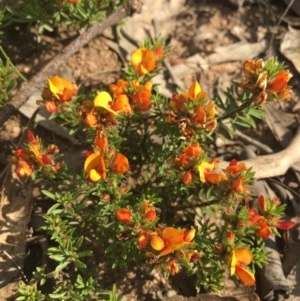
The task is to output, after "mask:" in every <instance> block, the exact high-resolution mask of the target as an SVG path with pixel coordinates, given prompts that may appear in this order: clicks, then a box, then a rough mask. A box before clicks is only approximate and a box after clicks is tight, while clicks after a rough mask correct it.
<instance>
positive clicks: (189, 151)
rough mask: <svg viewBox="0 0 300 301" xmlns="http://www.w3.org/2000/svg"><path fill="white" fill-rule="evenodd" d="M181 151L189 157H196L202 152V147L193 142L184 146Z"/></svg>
mask: <svg viewBox="0 0 300 301" xmlns="http://www.w3.org/2000/svg"><path fill="white" fill-rule="evenodd" d="M183 152H184V154H186V155H187V156H189V157H192V158H197V157H199V156H200V154H201V153H202V148H201V146H200V145H199V143H198V142H194V143H192V144H191V145H188V146H186V147H185V148H184V150H183Z"/></svg>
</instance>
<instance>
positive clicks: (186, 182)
mask: <svg viewBox="0 0 300 301" xmlns="http://www.w3.org/2000/svg"><path fill="white" fill-rule="evenodd" d="M182 180H183V184H184V185H190V184H191V183H192V182H193V174H192V172H191V171H190V170H188V171H186V172H185V174H184V176H183V179H182Z"/></svg>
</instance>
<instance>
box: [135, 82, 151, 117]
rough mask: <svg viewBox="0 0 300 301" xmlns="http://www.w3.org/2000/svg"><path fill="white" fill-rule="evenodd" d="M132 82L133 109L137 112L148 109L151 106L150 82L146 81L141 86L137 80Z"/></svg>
mask: <svg viewBox="0 0 300 301" xmlns="http://www.w3.org/2000/svg"><path fill="white" fill-rule="evenodd" d="M133 84H134V86H135V92H134V95H133V98H132V105H133V106H134V109H135V110H136V111H139V112H145V111H148V110H149V109H150V108H151V106H152V103H151V96H152V92H151V89H152V82H150V81H149V82H146V83H145V85H143V86H140V85H139V83H138V82H137V81H135V82H133Z"/></svg>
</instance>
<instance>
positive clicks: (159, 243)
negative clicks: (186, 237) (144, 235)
mask: <svg viewBox="0 0 300 301" xmlns="http://www.w3.org/2000/svg"><path fill="white" fill-rule="evenodd" d="M151 247H152V248H153V249H154V250H155V251H161V250H162V249H163V248H164V247H165V242H164V240H163V239H162V238H160V237H159V236H152V238H151Z"/></svg>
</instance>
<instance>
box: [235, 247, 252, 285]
mask: <svg viewBox="0 0 300 301" xmlns="http://www.w3.org/2000/svg"><path fill="white" fill-rule="evenodd" d="M252 259H253V255H252V253H251V251H249V250H248V249H245V248H239V249H234V250H233V251H232V253H231V261H230V275H233V274H235V275H236V276H237V277H238V278H239V279H240V280H241V281H242V282H243V283H244V284H245V285H247V286H253V285H254V284H255V277H254V275H253V273H252V272H251V271H250V270H248V269H247V268H246V266H247V265H249V264H250V263H251V261H252Z"/></svg>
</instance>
